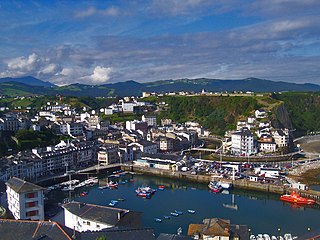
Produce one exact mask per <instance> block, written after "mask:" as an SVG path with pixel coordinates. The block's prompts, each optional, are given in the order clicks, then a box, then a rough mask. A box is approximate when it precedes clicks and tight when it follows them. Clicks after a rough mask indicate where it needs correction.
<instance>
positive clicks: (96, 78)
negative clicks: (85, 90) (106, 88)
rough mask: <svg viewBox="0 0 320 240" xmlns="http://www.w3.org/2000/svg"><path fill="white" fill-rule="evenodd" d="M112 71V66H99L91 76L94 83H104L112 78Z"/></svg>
mask: <svg viewBox="0 0 320 240" xmlns="http://www.w3.org/2000/svg"><path fill="white" fill-rule="evenodd" d="M111 72H112V68H111V67H101V66H97V67H95V69H94V70H93V74H92V75H91V76H90V77H91V79H92V81H93V82H94V83H104V82H106V81H108V80H109V79H110V74H111Z"/></svg>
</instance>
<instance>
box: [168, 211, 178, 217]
mask: <svg viewBox="0 0 320 240" xmlns="http://www.w3.org/2000/svg"><path fill="white" fill-rule="evenodd" d="M170 214H171V215H172V216H174V217H178V216H179V214H178V213H176V212H171V213H170Z"/></svg>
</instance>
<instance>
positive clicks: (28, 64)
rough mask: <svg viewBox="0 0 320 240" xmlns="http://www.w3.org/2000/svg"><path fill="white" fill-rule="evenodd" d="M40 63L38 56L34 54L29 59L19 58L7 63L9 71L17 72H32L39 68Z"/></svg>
mask: <svg viewBox="0 0 320 240" xmlns="http://www.w3.org/2000/svg"><path fill="white" fill-rule="evenodd" d="M39 61H40V59H39V57H38V55H37V54H35V53H32V54H30V55H29V56H28V57H17V58H13V59H11V60H9V61H8V62H7V67H8V70H9V71H10V70H16V71H22V72H24V71H32V70H34V69H35V68H36V67H37V63H38V62H39Z"/></svg>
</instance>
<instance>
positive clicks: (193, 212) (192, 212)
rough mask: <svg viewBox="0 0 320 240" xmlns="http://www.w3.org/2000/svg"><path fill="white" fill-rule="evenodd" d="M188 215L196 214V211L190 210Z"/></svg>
mask: <svg viewBox="0 0 320 240" xmlns="http://www.w3.org/2000/svg"><path fill="white" fill-rule="evenodd" d="M188 213H191V214H195V213H196V211H195V210H192V209H188Z"/></svg>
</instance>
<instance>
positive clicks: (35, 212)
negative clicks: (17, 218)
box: [26, 210, 39, 217]
mask: <svg viewBox="0 0 320 240" xmlns="http://www.w3.org/2000/svg"><path fill="white" fill-rule="evenodd" d="M38 213H39V211H38V210H35V211H30V212H27V213H26V216H27V217H32V216H36V215H38Z"/></svg>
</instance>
